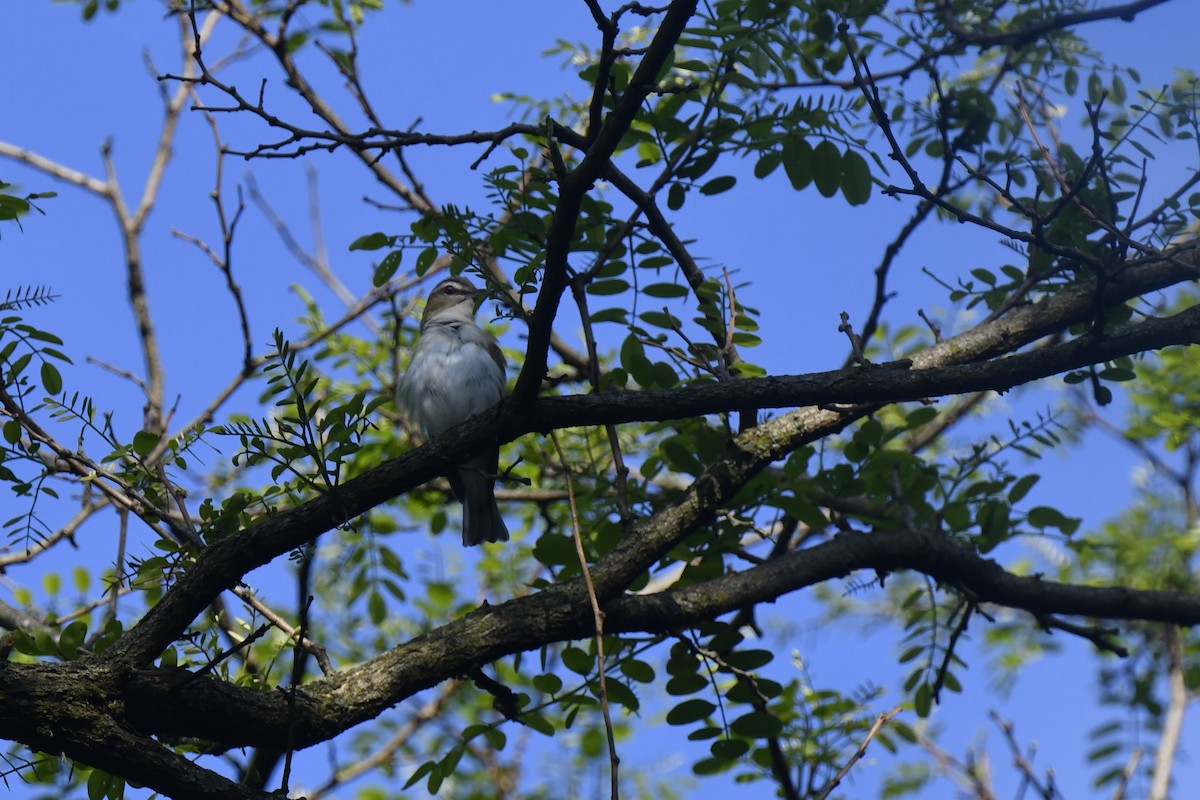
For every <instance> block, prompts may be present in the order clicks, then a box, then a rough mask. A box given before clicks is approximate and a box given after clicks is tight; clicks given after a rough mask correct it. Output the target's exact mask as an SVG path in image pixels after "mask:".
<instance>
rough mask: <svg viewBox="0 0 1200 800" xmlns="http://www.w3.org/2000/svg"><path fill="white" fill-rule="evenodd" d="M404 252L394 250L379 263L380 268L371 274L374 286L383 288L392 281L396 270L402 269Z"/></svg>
mask: <svg viewBox="0 0 1200 800" xmlns="http://www.w3.org/2000/svg"><path fill="white" fill-rule="evenodd" d="M403 252H404V251H402V250H393V251H392V252H390V253H388V254H387V255H386V256H384V257H383V260H382V261H380V262H379V266H377V267H376V268H375V271H374V272H373V273H371V285H372V286H377V287H378V286H383V285H384V284H385V283H387V282H388V281H390V280H391V279H392V276H393V275H395V274H396V270H398V269H400V259H401V256H402V255H403Z"/></svg>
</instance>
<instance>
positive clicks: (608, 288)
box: [587, 278, 629, 296]
mask: <svg viewBox="0 0 1200 800" xmlns="http://www.w3.org/2000/svg"><path fill="white" fill-rule="evenodd" d="M627 291H629V281H627V280H623V279H621V278H613V279H612V280H607V281H592V282H591V283H589V284H588V285H587V293H588V294H594V295H601V296H607V295H614V294H620V293H621V292H627Z"/></svg>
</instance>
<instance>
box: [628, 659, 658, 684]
mask: <svg viewBox="0 0 1200 800" xmlns="http://www.w3.org/2000/svg"><path fill="white" fill-rule="evenodd" d="M621 672H622V673H624V675H625V677H626V678H629V680H631V681H637V682H638V683H650V682H651V681H653V680H654V667H652V666H650V665H649V664H647V663H646V662H645V661H638V660H637V659H636V658H630V659H626V660H625V661H622V662H621Z"/></svg>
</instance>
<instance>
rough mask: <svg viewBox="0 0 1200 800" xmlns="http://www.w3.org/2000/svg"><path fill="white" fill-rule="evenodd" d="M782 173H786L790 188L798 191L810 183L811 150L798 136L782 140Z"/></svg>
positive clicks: (811, 169) (811, 174)
mask: <svg viewBox="0 0 1200 800" xmlns="http://www.w3.org/2000/svg"><path fill="white" fill-rule="evenodd" d="M783 171H784V172H786V173H787V176H788V180H790V181H791V182H792V188H793V189H796V190H797V191H799V190H800V189H803V188H804V187H806V186H808V185H809V184H810V183H812V179H813V149H812V145H810V144H809V143H808V142H807V141H805V140H804V139H801V138H800V137H799V136H789V137H788V138H787V139H784V140H783Z"/></svg>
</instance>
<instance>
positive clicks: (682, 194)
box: [667, 183, 687, 211]
mask: <svg viewBox="0 0 1200 800" xmlns="http://www.w3.org/2000/svg"><path fill="white" fill-rule="evenodd" d="M686 198H687V187H685V186H684V185H683V184H682V183H672V184H671V186H670V188H668V189H667V208H669V209H671V210H672V211H678V210H679V209H681V208H683V201H684V200H685V199H686Z"/></svg>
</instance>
